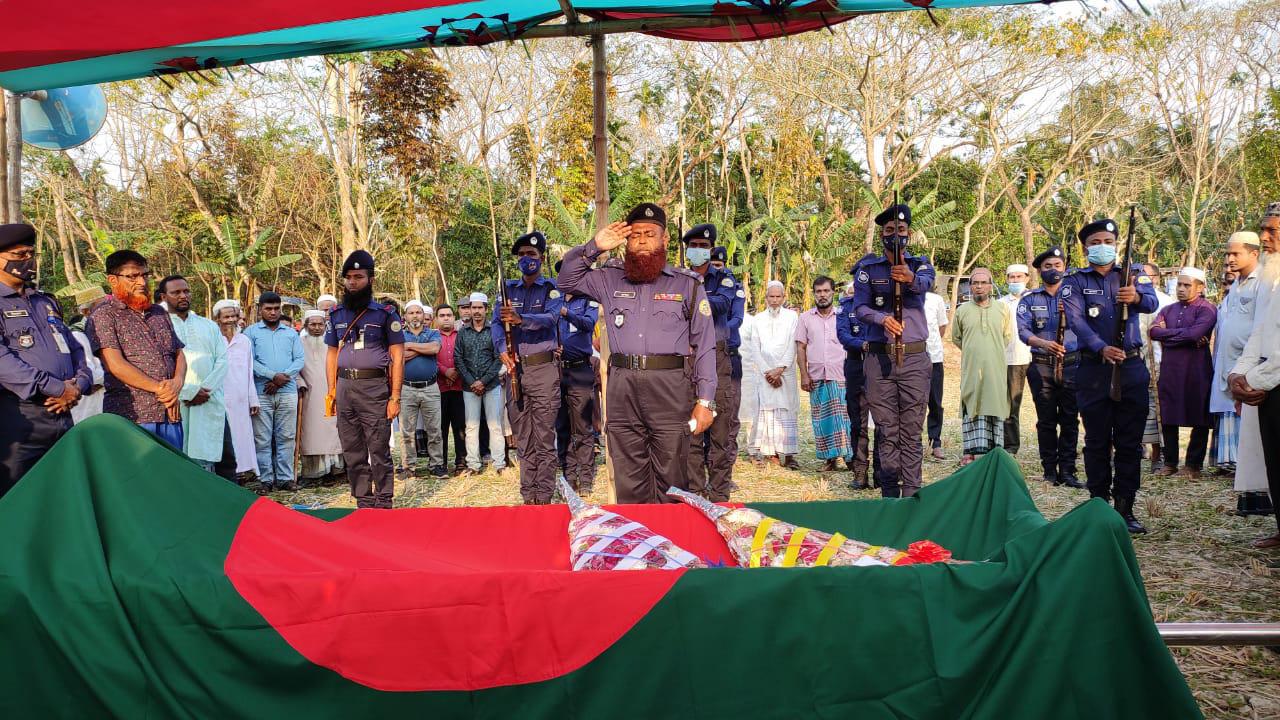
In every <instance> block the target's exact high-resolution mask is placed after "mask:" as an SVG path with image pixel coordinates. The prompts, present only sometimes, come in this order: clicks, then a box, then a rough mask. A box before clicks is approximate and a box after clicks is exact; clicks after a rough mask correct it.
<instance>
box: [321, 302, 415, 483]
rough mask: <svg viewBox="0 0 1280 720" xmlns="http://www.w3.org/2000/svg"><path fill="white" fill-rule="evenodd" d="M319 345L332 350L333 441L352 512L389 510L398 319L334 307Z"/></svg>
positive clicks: (373, 308)
mask: <svg viewBox="0 0 1280 720" xmlns="http://www.w3.org/2000/svg"><path fill="white" fill-rule="evenodd" d="M324 341H325V344H326V345H328V346H329V347H333V348H338V387H337V398H336V399H337V408H338V437H339V438H340V439H341V440H342V458H343V460H344V461H346V465H347V479H348V480H349V481H350V482H351V495H352V496H353V497H355V499H356V507H362V508H390V507H391V505H392V499H393V498H394V496H395V475H394V473H393V472H392V469H391V421H390V420H388V419H387V401H388V400H389V399H390V393H391V387H390V384H389V383H390V380H389V377H388V376H389V374H390V368H391V346H392V345H403V344H404V326H403V325H402V324H401V322H400V316H399V315H397V314H396V313H395V312H393V311H392V310H390V309H388V308H387V307H386V306H384V305H382V304H380V303H376V302H371V303H369V307H367V308H366V309H364V310H362V311H353V310H350V309H349V308H347V307H346V306H345V305H337V306H335V307H334V308H333V309H332V310H330V311H329V322H328V326H327V330H326V331H325V335H324Z"/></svg>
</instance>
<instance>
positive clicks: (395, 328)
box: [391, 320, 404, 332]
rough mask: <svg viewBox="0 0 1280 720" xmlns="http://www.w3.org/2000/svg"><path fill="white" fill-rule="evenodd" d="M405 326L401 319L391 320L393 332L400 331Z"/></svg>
mask: <svg viewBox="0 0 1280 720" xmlns="http://www.w3.org/2000/svg"><path fill="white" fill-rule="evenodd" d="M403 327H404V326H403V325H401V324H400V321H399V320H392V321H391V332H400V330H401V329H402V328H403Z"/></svg>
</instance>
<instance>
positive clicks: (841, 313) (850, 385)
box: [835, 255, 880, 490]
mask: <svg viewBox="0 0 1280 720" xmlns="http://www.w3.org/2000/svg"><path fill="white" fill-rule="evenodd" d="M875 258H876V256H875V255H867V256H866V257H864V258H862V259H861V260H859V261H858V262H857V263H856V264H854V266H853V269H852V270H851V271H850V273H851V274H852V275H853V276H854V277H855V278H856V277H857V276H858V270H859V269H860V268H861V267H862V263H864V262H868V261H871V260H875ZM853 300H854V296H853V295H850V296H848V297H843V298H840V305H839V306H838V307H837V308H836V310H835V312H836V337H837V338H839V340H840V344H841V345H843V346H844V350H845V358H844V403H845V408H846V409H847V410H848V412H849V432H850V438H849V440H850V441H851V442H852V443H853V448H854V457H853V467H852V468H850V470H852V471H853V482H852V483H851V485H852V487H853V489H854V490H865V489H867V487H868V484H867V454H868V447H869V446H870V443H871V429H870V428H869V427H868V422H867V418H869V417H870V415H871V413H870V407H869V404H868V403H867V374H866V369H865V366H864V360H865V354H864V353H863V351H862V349H863V346H864V345H865V344H866V342H867V333H866V325H865V324H864V323H863V322H862V321H861V320H859V319H858V318H857V315H856V313H855V310H856V308H855V306H854V304H853ZM875 469H876V474H875V475H874V476H873V477H874V479H875V482H876V485H879V484H880V475H879V470H880V463H879V462H876V464H875Z"/></svg>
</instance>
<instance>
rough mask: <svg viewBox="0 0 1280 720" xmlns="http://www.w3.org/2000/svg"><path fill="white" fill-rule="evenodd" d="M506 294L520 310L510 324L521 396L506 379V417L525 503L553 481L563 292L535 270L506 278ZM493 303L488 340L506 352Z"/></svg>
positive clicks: (545, 492) (542, 498)
mask: <svg viewBox="0 0 1280 720" xmlns="http://www.w3.org/2000/svg"><path fill="white" fill-rule="evenodd" d="M506 299H507V300H508V301H509V302H510V303H511V309H512V310H514V311H515V312H516V313H518V314H519V315H520V324H519V325H512V326H511V339H512V341H513V342H515V344H516V350H517V352H518V353H519V356H520V399H519V401H517V399H516V397H515V393H513V392H512V391H511V385H510V380H511V379H510V378H507V380H506V381H505V382H506V383H507V418H508V419H510V421H511V434H512V436H513V437H514V438H515V444H516V448H517V451H518V452H519V454H520V496H521V497H522V498H524V501H525V503H526V504H530V505H546V504H548V503H550V502H551V496H552V494H553V493H554V492H555V482H556V466H557V458H556V414H557V413H559V412H560V366H559V364H558V363H557V362H556V356H555V351H556V349H557V348H558V347H559V346H560V342H559V339H558V337H557V329H558V328H559V325H560V319H561V318H560V308H561V307H562V306H563V305H564V298H563V297H561V295H560V291H559V290H558V289H557V288H556V283H555V281H554V280H552V279H551V278H545V277H542V276H541V275H538V276H535V277H534V279H533V282H531V283H529V284H527V285H526V284H525V281H524V279H523V278H521V279H515V280H508V281H507V285H506ZM500 312H501V307H500V306H495V307H494V308H493V323H492V325H491V328H492V332H493V344H494V347H495V348H497V350H498V352H499V353H503V352H507V337H506V331H505V329H504V328H503V326H502V320H501V319H500V317H499V313H500Z"/></svg>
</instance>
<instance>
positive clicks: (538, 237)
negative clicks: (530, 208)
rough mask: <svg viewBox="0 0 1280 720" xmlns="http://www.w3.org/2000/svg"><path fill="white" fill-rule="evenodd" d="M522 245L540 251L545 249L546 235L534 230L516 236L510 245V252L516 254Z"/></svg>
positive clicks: (542, 251)
mask: <svg viewBox="0 0 1280 720" xmlns="http://www.w3.org/2000/svg"><path fill="white" fill-rule="evenodd" d="M522 247H531V248H533V249H534V250H537V251H538V252H540V253H545V252H546V251H547V236H546V235H543V234H542V233H540V232H538V231H537V230H534V231H533V232H531V233H525V234H524V235H521V236H520V237H518V238H516V241H515V243H514V244H513V245H512V246H511V254H512V255H516V254H518V253H519V252H520V248H522Z"/></svg>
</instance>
